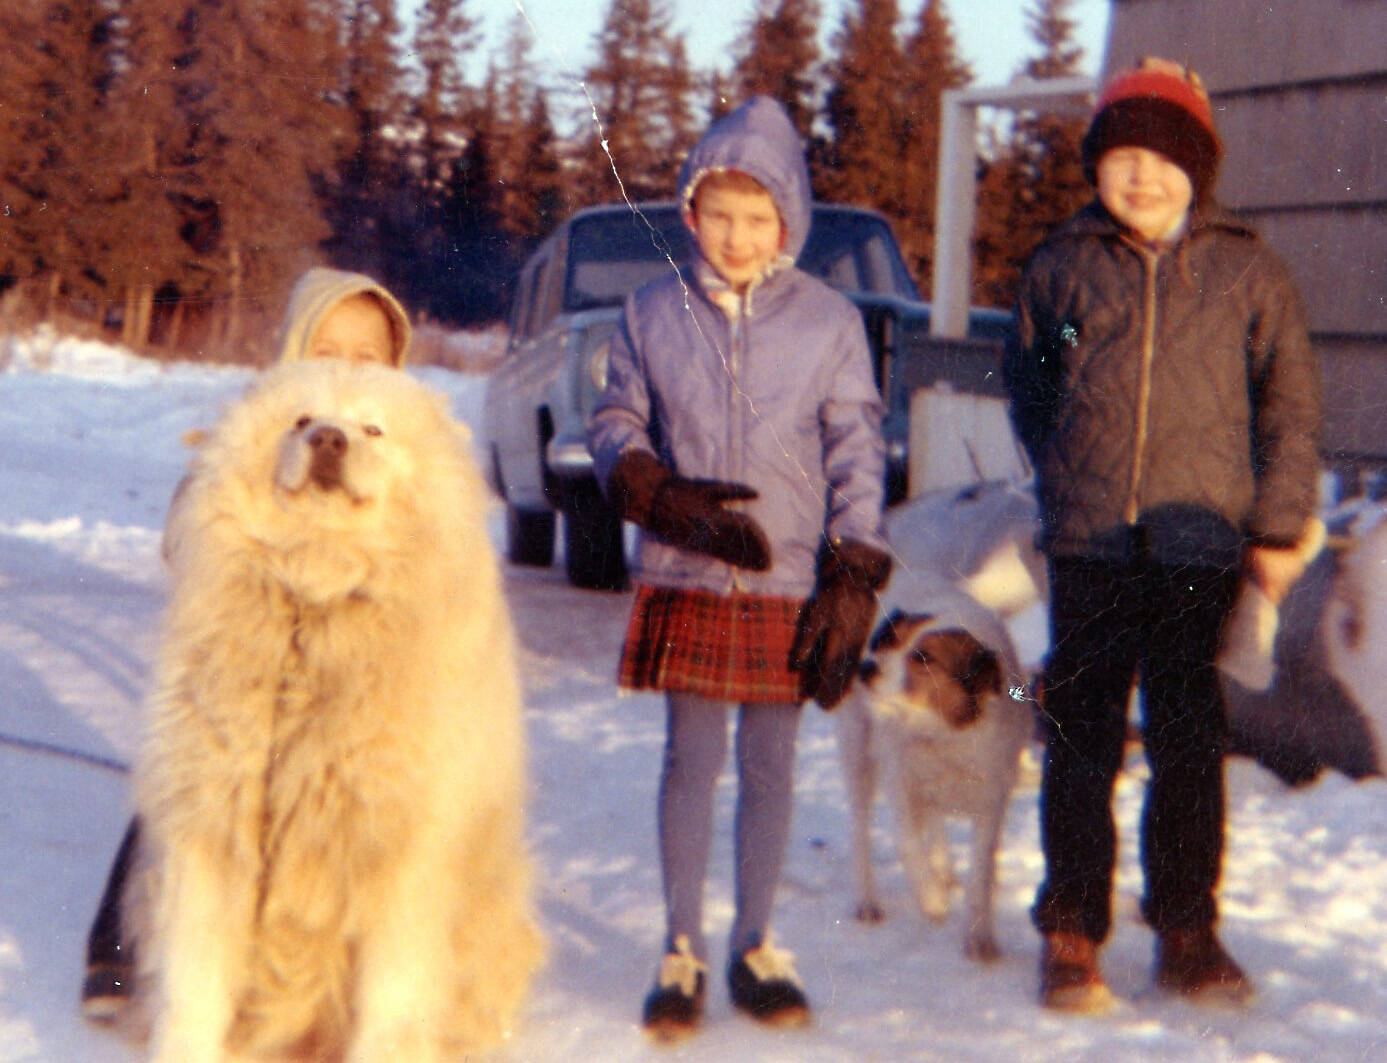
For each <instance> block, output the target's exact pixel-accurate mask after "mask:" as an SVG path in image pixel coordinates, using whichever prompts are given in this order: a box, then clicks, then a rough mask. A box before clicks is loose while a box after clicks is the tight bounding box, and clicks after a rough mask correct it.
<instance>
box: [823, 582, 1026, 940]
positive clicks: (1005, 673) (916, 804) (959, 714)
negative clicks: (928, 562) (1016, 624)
mask: <svg viewBox="0 0 1387 1063" xmlns="http://www.w3.org/2000/svg"><path fill="white" fill-rule="evenodd" d="M1024 683H1025V680H1024V677H1023V676H1022V675H1021V670H1020V668H1019V667H1018V665H1017V663H1016V652H1015V650H1014V649H1013V648H1012V642H1011V639H1010V637H1009V635H1008V634H1007V630H1006V627H1005V626H1004V624H1003V623H1002V620H1001V618H1000V617H999V616H998V614H997V613H996V612H994V611H993V610H990V609H987V608H985V607H984V606H982V605H981V604H979V603H978V602H977V601H975V600H974V599H972V598H971V597H969V596H968V595H967V594H965V593H964V592H963V591H962V590H959V589H956V588H954V587H951V586H949V585H947V584H944V583H942V582H939V581H935V580H928V579H926V580H912V579H911V578H910V574H908V573H907V574H902V576H901V577H900V578H898V579H896V580H895V581H893V583H892V586H891V587H890V588H889V590H888V592H887V598H886V600H885V602H884V607H883V618H882V621H881V624H880V626H879V627H878V629H877V632H876V634H875V636H874V637H873V639H872V644H871V647H870V649H869V652H868V655H867V657H866V658H865V659H864V661H863V665H862V675H861V678H860V679H859V681H858V682H857V683H856V684H855V685H854V688H853V691H852V693H851V694H850V695H849V697H848V699H847V700H846V701H845V703H844V704H843V706H842V707H841V708H840V709H839V710H838V713H837V716H838V738H839V752H840V754H841V757H842V763H843V770H844V775H845V778H846V781H847V788H848V795H849V800H850V804H851V812H852V848H853V862H854V871H855V876H856V885H857V917H858V918H859V919H861V920H863V921H864V922H878V921H880V920H881V919H882V918H883V909H882V906H881V903H880V901H879V899H878V897H877V891H876V882H875V875H874V874H873V869H872V850H871V834H870V831H871V819H872V806H873V802H874V799H875V795H876V791H877V779H878V773H879V772H880V773H882V774H884V776H885V778H884V780H883V781H884V784H885V789H886V792H887V795H888V798H889V801H890V803H891V805H892V806H893V808H894V811H895V815H896V821H897V828H898V833H897V836H898V839H899V847H900V853H901V860H902V863H903V864H904V866H905V871H906V876H907V878H908V880H909V882H910V885H911V889H912V891H913V892H914V894H915V900H916V903H917V904H918V905H919V907H920V911H921V912H922V913H923V914H924V915H925V916H926V917H927V918H928V919H930V920H932V921H935V922H940V921H942V920H944V919H945V918H946V916H947V915H948V911H949V905H950V899H951V893H952V890H953V884H954V881H955V878H954V872H953V861H952V858H951V856H950V852H949V838H948V830H947V826H948V824H947V820H948V818H949V817H951V816H964V817H967V818H968V819H969V820H970V821H971V823H972V849H971V860H970V869H969V874H968V882H967V887H966V890H965V894H964V897H965V905H964V907H965V920H966V922H965V930H964V946H963V951H964V953H965V955H968V956H971V957H973V958H975V959H978V960H985V961H986V960H993V959H995V958H997V957H998V956H999V955H1000V949H999V948H998V945H997V940H996V935H995V932H994V929H993V915H992V911H993V892H994V884H995V879H996V859H997V848H998V845H999V843H1000V839H1001V834H1002V827H1003V824H1004V821H1005V818H1006V812H1007V806H1008V804H1009V801H1010V797H1011V792H1012V788H1013V787H1014V785H1015V782H1016V776H1017V771H1018V759H1019V757H1020V754H1021V750H1022V749H1023V747H1024V746H1025V745H1026V743H1027V741H1028V740H1029V738H1030V737H1031V735H1032V734H1033V732H1034V716H1033V712H1032V710H1031V707H1030V705H1029V703H1028V702H1027V701H1026V700H1025V696H1024V694H1023V693H1022V688H1023V687H1024Z"/></svg>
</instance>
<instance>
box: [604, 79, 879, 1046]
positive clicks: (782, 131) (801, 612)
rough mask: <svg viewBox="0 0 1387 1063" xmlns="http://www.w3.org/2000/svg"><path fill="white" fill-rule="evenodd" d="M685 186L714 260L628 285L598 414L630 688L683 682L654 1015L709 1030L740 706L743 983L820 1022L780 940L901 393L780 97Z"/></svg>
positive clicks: (658, 1020)
mask: <svg viewBox="0 0 1387 1063" xmlns="http://www.w3.org/2000/svg"><path fill="white" fill-rule="evenodd" d="M679 184H680V187H679V195H680V201H681V203H682V204H683V206H684V210H685V220H686V222H687V224H688V226H689V228H690V229H691V230H692V232H693V234H694V238H695V243H696V245H697V248H698V252H699V254H698V257H697V260H696V262H695V264H694V266H693V268H692V270H690V271H689V272H688V273H685V274H681V273H677V272H673V271H672V272H671V273H670V274H669V275H668V276H666V277H664V278H662V279H660V280H657V281H655V282H653V283H651V284H649V285H647V286H645V287H644V288H642V289H640V290H639V291H637V292H636V293H635V294H634V295H632V296H631V298H630V299H629V301H628V302H627V305H626V309H625V314H624V316H623V319H622V322H621V325H620V326H619V328H618V330H617V332H616V334H615V336H614V338H613V340H612V350H611V361H610V368H609V372H608V383H607V389H606V392H605V394H604V395H603V398H602V400H601V402H600V403H599V404H598V407H597V410H596V412H595V413H594V414H593V417H592V421H591V424H590V426H589V442H590V444H591V447H592V451H593V454H594V455H595V456H596V461H597V472H598V476H599V479H600V480H601V481H602V482H603V484H604V487H605V490H606V492H607V495H608V497H609V498H610V499H611V501H612V502H613V504H614V505H615V506H616V507H617V508H618V510H619V511H620V512H621V514H622V516H623V517H625V519H627V520H630V521H633V522H634V523H636V524H638V525H639V526H640V527H641V529H642V535H641V542H640V548H639V554H638V558H637V564H636V572H635V575H636V582H637V587H636V597H635V604H634V607H633V609H632V614H631V622H630V627H629V630H628V633H627V637H626V644H625V647H624V649H623V652H622V659H621V666H620V683H621V685H622V686H623V687H625V688H627V689H633V690H639V689H647V690H663V691H665V692H666V701H667V712H666V719H667V738H666V744H665V752H664V762H663V770H662V773H661V780H660V792H659V800H658V821H659V843H660V863H661V872H662V876H663V881H664V892H665V905H666V913H667V934H666V941H665V956H664V959H663V961H662V962H661V964H660V968H659V972H658V975H657V977H656V982H655V985H654V988H652V989H651V991H650V994H649V996H648V997H647V998H646V1001H645V1008H644V1015H643V1021H644V1023H645V1025H646V1027H647V1028H648V1029H649V1030H650V1031H651V1032H652V1033H654V1034H656V1035H657V1036H661V1037H666V1036H671V1035H678V1034H682V1033H687V1032H689V1031H691V1030H692V1029H693V1028H694V1027H696V1026H697V1024H698V1022H699V1020H700V1018H701V1016H702V1011H703V996H704V981H705V979H704V975H705V973H706V969H707V964H706V957H707V945H706V942H705V939H704V934H703V926H702V921H703V917H702V900H703V884H704V878H705V872H706V867H707V860H708V850H709V846H710V842H711V838H712V819H713V792H714V787H715V785H716V783H717V779H718V776H719V774H720V773H721V770H722V766H723V763H724V761H725V759H726V751H727V717H728V714H729V712H730V711H731V709H732V707H733V706H738V707H739V708H738V723H737V740H736V750H737V767H738V777H739V790H738V800H737V815H736V825H735V834H736V840H735V845H736V860H735V866H736V869H737V870H736V878H737V880H736V886H735V888H736V917H735V920H734V922H733V925H732V930H731V939H730V943H729V963H728V969H727V970H728V983H729V989H730V992H731V997H732V1002H733V1004H734V1005H736V1006H737V1007H739V1008H741V1009H742V1010H744V1011H746V1012H748V1013H749V1014H751V1015H752V1016H754V1017H755V1018H757V1019H760V1020H762V1021H765V1022H770V1023H775V1024H781V1025H783V1024H796V1023H802V1022H804V1021H806V1020H807V1018H808V1014H809V1005H808V1001H807V1000H806V998H805V995H804V991H803V989H802V987H801V984H800V981H799V978H798V976H797V975H796V973H795V970H794V967H793V964H792V962H791V957H790V955H789V953H787V952H785V951H783V950H780V949H777V948H775V947H774V946H773V944H772V941H771V935H770V929H769V923H770V914H771V906H772V900H773V895H774V892H775V887H776V884H777V882H778V880H779V878H780V873H781V867H782V864H783V862H784V855H785V849H786V843H787V840H788V836H789V826H790V812H791V805H792V797H793V794H792V772H793V766H794V751H795V750H794V747H795V733H796V730H797V728H798V724H799V717H800V709H801V704H802V700H803V699H804V698H808V697H812V698H814V699H815V700H817V701H818V702H819V703H820V704H821V705H823V706H824V707H826V708H831V707H833V706H834V705H836V704H837V703H838V701H839V700H840V699H841V698H842V696H843V694H844V692H845V690H846V687H847V684H848V681H849V679H850V677H851V674H852V671H853V669H854V668H855V666H856V664H857V661H858V658H859V656H860V654H861V650H862V646H863V643H864V642H865V641H866V637H867V634H868V631H869V629H870V626H871V622H872V619H873V616H874V613H875V607H876V591H877V590H879V589H880V588H881V587H882V586H883V585H884V584H885V582H886V579H887V576H888V575H889V572H890V558H889V555H888V554H887V552H886V544H885V542H884V540H883V538H882V534H881V509H882V477H883V471H884V470H883V464H884V462H883V452H884V448H883V443H882V438H881V403H880V397H879V395H878V392H877V388H876V385H875V383H874V381H873V377H872V369H871V363H870V359H869V356H868V351H867V343H866V336H865V334H864V331H863V327H862V320H861V317H860V316H859V314H858V312H857V310H856V309H855V308H854V307H853V306H852V304H851V303H850V302H849V301H848V300H847V299H846V298H844V297H843V296H842V295H841V294H839V293H837V292H835V291H833V290H832V289H831V288H829V287H827V286H826V285H824V284H823V283H822V282H820V281H818V280H816V279H814V278H812V277H810V276H809V275H808V274H806V273H803V272H801V271H800V270H798V269H796V268H795V266H794V260H795V257H796V256H797V255H798V253H799V251H800V250H801V248H802V247H803V246H804V241H805V238H806V236H807V235H808V228H809V218H810V191H809V176H808V171H807V168H806V166H805V161H804V152H803V148H802V146H801V144H800V141H799V137H798V135H797V134H796V132H795V130H794V127H793V125H792V124H791V123H790V120H789V117H788V116H787V115H786V114H785V112H784V110H783V109H782V108H781V106H780V105H779V104H777V103H775V102H774V101H772V100H770V99H767V98H765V97H758V98H756V99H753V100H750V101H749V102H747V103H746V104H744V105H743V106H741V107H740V108H738V109H737V110H736V111H733V112H732V113H731V114H729V115H727V116H726V117H725V118H723V119H721V120H719V121H718V122H716V123H715V124H714V125H713V126H712V127H711V128H710V129H709V130H708V132H707V133H706V134H705V135H704V137H703V138H702V140H700V141H699V143H698V144H697V146H696V147H695V148H694V149H693V151H692V152H691V153H690V155H689V158H688V160H687V161H686V162H685V164H684V169H683V172H682V174H681V176H680V182H679Z"/></svg>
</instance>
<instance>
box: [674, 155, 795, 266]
mask: <svg viewBox="0 0 1387 1063" xmlns="http://www.w3.org/2000/svg"><path fill="white" fill-rule="evenodd" d="M687 220H688V224H689V227H690V228H691V229H692V230H693V233H694V239H695V240H697V241H698V247H699V250H700V251H702V252H703V257H704V258H706V259H707V260H708V262H709V264H711V265H712V267H713V268H714V269H715V270H717V271H718V274H719V275H720V276H721V277H722V279H723V280H725V281H726V282H727V283H728V284H730V285H731V286H732V287H733V288H734V289H736V290H737V291H739V292H741V291H745V290H746V288H747V286H748V285H749V284H751V283H752V282H753V281H755V280H756V279H758V278H759V277H761V276H762V275H764V274H765V272H766V270H767V269H769V268H770V265H771V263H772V262H773V261H775V258H776V256H777V255H779V254H780V251H781V249H782V248H783V247H784V246H785V227H784V225H783V224H782V222H781V220H780V211H779V210H777V209H776V206H775V200H774V199H772V198H771V194H770V193H769V192H765V191H744V190H741V189H733V188H727V187H724V186H721V185H719V184H717V183H710V182H705V183H704V184H702V185H700V186H699V188H698V192H697V194H696V195H695V196H694V202H693V209H692V210H691V211H690V212H689V214H688V215H687Z"/></svg>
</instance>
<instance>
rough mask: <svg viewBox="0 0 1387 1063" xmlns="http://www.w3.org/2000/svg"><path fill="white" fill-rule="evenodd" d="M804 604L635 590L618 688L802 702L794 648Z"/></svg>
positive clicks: (749, 596) (724, 698)
mask: <svg viewBox="0 0 1387 1063" xmlns="http://www.w3.org/2000/svg"><path fill="white" fill-rule="evenodd" d="M803 606H804V602H803V601H802V600H800V599H798V598H772V597H766V596H762V595H754V594H735V593H734V594H713V593H712V592H710V591H693V590H680V589H675V588H672V587H650V586H647V585H646V584H637V585H636V600H635V604H634V605H633V606H632V607H631V621H630V624H629V625H628V626H627V629H626V643H625V645H624V646H623V647H622V651H621V668H620V675H619V677H618V682H619V683H620V685H621V686H622V687H624V688H626V689H628V690H674V691H679V692H681V693H687V694H698V695H700V696H702V697H706V698H714V699H716V700H719V701H734V702H740V703H745V702H779V703H795V702H798V701H801V700H802V699H803V695H802V694H801V693H800V681H801V677H800V673H799V672H796V671H794V670H792V669H791V668H790V649H791V647H792V646H793V645H794V641H795V626H796V624H797V623H798V621H799V614H800V610H801V608H803Z"/></svg>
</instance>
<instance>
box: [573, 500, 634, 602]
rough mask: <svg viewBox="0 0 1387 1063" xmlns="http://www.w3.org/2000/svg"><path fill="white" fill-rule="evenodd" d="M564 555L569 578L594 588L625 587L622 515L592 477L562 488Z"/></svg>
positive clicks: (585, 586)
mask: <svg viewBox="0 0 1387 1063" xmlns="http://www.w3.org/2000/svg"><path fill="white" fill-rule="evenodd" d="M563 496H564V507H563V527H564V537H563V543H564V556H565V567H566V569H567V572H568V582H569V583H571V584H573V586H575V587H582V588H584V589H586V590H596V591H624V590H625V589H626V585H627V576H626V550H625V545H624V544H623V542H622V531H621V519H620V518H619V517H618V516H617V515H616V512H615V511H614V510H613V509H612V507H611V506H609V505H608V504H607V500H606V499H605V498H603V497H602V491H601V489H599V488H598V486H597V483H596V481H594V480H575V481H569V482H567V483H565V484H564V490H563Z"/></svg>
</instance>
